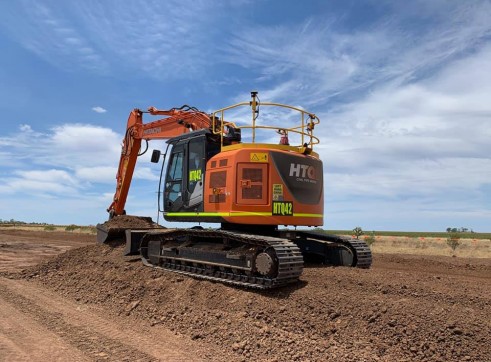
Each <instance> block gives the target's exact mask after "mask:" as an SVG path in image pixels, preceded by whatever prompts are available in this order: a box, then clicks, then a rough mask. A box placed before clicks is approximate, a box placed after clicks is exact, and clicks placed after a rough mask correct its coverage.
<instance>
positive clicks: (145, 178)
mask: <svg viewBox="0 0 491 362" xmlns="http://www.w3.org/2000/svg"><path fill="white" fill-rule="evenodd" d="M489 19H491V2H490V1H471V0H469V1H451V0H449V1H440V0H434V1H423V0H421V1H409V2H402V1H381V0H373V1H370V0H360V1H355V0H353V1H323V0H319V1H308V0H306V1H302V2H300V1H290V0H274V1H273V0H271V1H270V0H258V1H249V0H236V1H211V0H196V1H186V0H179V1H173V0H167V1H138V0H128V1H124V2H123V1H116V0H112V1H111V0H107V1H92V0H86V1H71V0H67V1H61V0H53V1H49V0H32V1H24V0H19V1H2V2H1V3H0V49H1V57H0V112H1V113H2V114H3V116H2V121H1V125H2V127H1V130H0V200H1V201H0V219H3V220H10V219H16V220H22V221H27V222H47V223H55V224H78V225H87V224H96V223H98V222H103V221H105V220H106V219H107V212H106V208H107V207H108V206H109V204H110V203H111V200H112V197H113V194H114V190H115V174H116V169H117V164H118V160H119V155H120V152H121V140H122V138H123V134H124V132H125V126H126V120H127V117H128V114H129V112H130V111H131V110H132V109H134V108H140V109H147V108H148V107H149V106H155V107H157V108H160V109H169V108H172V107H179V106H181V105H183V104H188V105H192V106H195V107H197V108H199V109H201V110H203V111H206V112H211V111H213V110H216V109H219V108H222V107H226V106H228V105H231V104H234V103H237V102H242V101H248V100H249V94H250V91H252V90H257V91H259V96H260V99H261V100H262V101H270V102H278V103H285V104H291V105H295V106H298V107H302V108H304V109H306V110H308V111H309V112H312V113H315V114H316V115H317V116H318V117H319V118H320V120H321V124H320V125H319V126H317V128H316V129H315V135H316V136H318V137H319V139H320V144H319V145H318V146H317V147H316V148H315V151H317V152H318V153H319V155H320V157H321V159H322V161H323V162H324V182H325V185H324V186H325V208H324V211H325V218H324V222H325V223H324V228H326V229H353V228H354V227H356V226H360V227H362V228H363V229H364V230H403V231H445V230H446V228H447V227H466V228H470V229H473V230H474V231H476V232H485V231H487V232H489V231H491V142H490V138H491V21H489ZM237 117H239V115H238V114H237ZM265 117H266V116H265ZM266 120H267V118H264V121H266ZM163 147H164V146H163V143H162V142H152V143H151V144H150V148H159V149H162V148H163ZM159 172H160V167H159V166H158V165H154V164H151V163H150V162H149V156H148V154H147V155H144V156H142V159H141V160H139V163H138V165H137V170H136V175H135V178H134V180H133V183H132V187H131V190H130V194H129V197H128V201H127V204H126V210H127V212H128V213H129V214H134V215H146V216H152V217H153V218H154V219H155V218H156V214H157V212H156V209H157V194H156V193H157V187H158V180H159ZM164 225H167V224H166V223H164Z"/></svg>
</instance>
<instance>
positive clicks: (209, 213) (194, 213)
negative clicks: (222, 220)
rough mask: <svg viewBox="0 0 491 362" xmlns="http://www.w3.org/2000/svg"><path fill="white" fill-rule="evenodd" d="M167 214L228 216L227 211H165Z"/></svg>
mask: <svg viewBox="0 0 491 362" xmlns="http://www.w3.org/2000/svg"><path fill="white" fill-rule="evenodd" d="M164 214H165V215H167V216H229V213H228V212H166V213H164Z"/></svg>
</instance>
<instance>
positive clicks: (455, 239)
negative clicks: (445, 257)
mask: <svg viewBox="0 0 491 362" xmlns="http://www.w3.org/2000/svg"><path fill="white" fill-rule="evenodd" d="M461 244H462V243H461V242H460V235H459V233H458V232H449V233H448V237H447V245H448V246H450V248H452V251H453V252H454V253H455V250H456V249H457V248H458V247H459V245H461Z"/></svg>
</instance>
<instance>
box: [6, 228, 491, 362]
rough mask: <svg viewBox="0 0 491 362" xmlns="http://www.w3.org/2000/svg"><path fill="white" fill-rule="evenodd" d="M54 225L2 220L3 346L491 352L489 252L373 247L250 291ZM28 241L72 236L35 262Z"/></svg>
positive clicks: (334, 357) (240, 356) (188, 351)
mask: <svg viewBox="0 0 491 362" xmlns="http://www.w3.org/2000/svg"><path fill="white" fill-rule="evenodd" d="M65 234H67V235H66V236H65V235H57V236H55V233H43V232H32V233H27V234H15V233H14V234H13V233H11V232H10V233H7V234H5V233H4V232H3V231H0V245H3V244H6V245H10V246H9V249H8V253H5V251H6V250H7V249H5V247H0V258H4V254H8V255H10V258H13V259H15V255H17V257H18V260H19V263H20V264H22V265H25V266H26V267H23V268H19V267H16V266H15V265H12V268H9V267H4V268H3V272H2V273H0V275H3V277H0V307H1V308H0V310H1V311H0V316H1V318H0V356H8V358H7V360H11V359H17V360H44V359H46V358H45V357H46V356H51V358H48V359H50V360H53V359H57V360H64V359H67V358H66V357H67V356H70V359H72V360H135V359H138V360H143V361H146V360H178V359H181V360H193V361H195V360H199V359H201V360H229V361H249V360H254V361H289V360H298V361H491V260H490V259H470V258H461V257H457V258H452V257H444V256H421V255H395V254H375V255H374V264H373V267H372V268H371V269H369V270H359V269H352V268H341V267H339V268H332V267H317V266H307V267H306V268H305V269H304V273H303V275H302V277H301V281H300V283H298V284H297V285H295V286H291V287H287V288H282V289H279V290H274V291H267V292H257V291H251V290H244V289H239V288H233V287H230V286H225V285H222V284H218V283H212V282H208V281H202V280H195V279H192V278H187V277H183V276H180V275H178V274H174V273H171V272H166V271H161V270H156V269H152V268H149V267H145V266H143V265H142V264H141V262H140V260H139V259H138V258H135V257H123V256H122V247H121V246H117V247H109V246H106V245H98V244H96V243H95V237H94V236H84V235H81V234H70V233H65ZM84 237H88V238H89V240H87V239H84ZM79 238H80V239H79ZM60 239H62V240H60ZM90 239H92V240H90ZM60 243H61V244H60ZM14 244H22V246H19V247H18V248H17V249H15V247H14V246H12V245H14ZM38 244H41V245H45V246H52V247H54V248H56V247H58V246H60V245H65V247H66V249H70V250H68V251H65V250H66V249H63V248H61V249H60V248H58V249H57V250H55V249H46V252H45V254H46V255H44V256H43V257H42V258H45V259H44V261H41V262H39V258H38V257H37V254H36V253H35V252H34V251H32V252H30V251H28V249H29V246H30V245H31V246H32V247H33V248H36V247H37V246H36V245H38ZM81 245H85V246H81ZM57 253H60V254H58V255H55V254H57ZM49 255H55V256H49ZM32 258H34V259H35V261H32V260H33V259H32ZM1 260H2V261H3V259H1ZM29 265H31V266H29ZM2 266H3V262H2ZM19 269H22V270H21V271H19ZM56 353H57V354H56Z"/></svg>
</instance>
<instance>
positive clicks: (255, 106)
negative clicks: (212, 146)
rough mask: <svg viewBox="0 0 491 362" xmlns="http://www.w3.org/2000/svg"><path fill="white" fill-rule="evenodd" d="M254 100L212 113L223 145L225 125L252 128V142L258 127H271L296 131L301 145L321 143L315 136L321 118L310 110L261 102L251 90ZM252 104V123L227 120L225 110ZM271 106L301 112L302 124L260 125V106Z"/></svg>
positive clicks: (286, 132)
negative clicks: (241, 124) (257, 120)
mask: <svg viewBox="0 0 491 362" xmlns="http://www.w3.org/2000/svg"><path fill="white" fill-rule="evenodd" d="M251 97H252V100H251V101H250V102H241V103H237V104H233V105H231V106H228V107H225V108H221V109H218V110H216V111H214V112H212V113H211V119H212V130H213V133H215V134H220V140H221V145H222V147H223V136H224V134H225V133H226V130H225V127H233V128H237V129H251V130H252V143H255V141H256V130H258V129H269V130H276V131H284V132H285V134H286V135H288V133H289V132H292V133H296V134H299V135H300V138H301V144H300V145H299V146H302V147H309V148H310V149H313V147H314V145H316V144H319V142H320V141H319V138H317V137H315V136H314V134H313V131H314V128H315V126H316V125H317V124H319V123H320V120H319V118H318V117H317V116H316V115H315V114H313V113H310V112H307V111H305V110H303V109H301V108H298V107H294V106H290V105H287V104H281V103H273V102H260V101H259V100H258V98H257V92H251ZM243 106H250V107H251V109H252V125H243V126H237V125H236V124H235V123H234V122H228V121H225V112H226V111H229V110H231V109H235V108H239V107H243ZM263 106H269V107H279V108H286V109H290V110H293V111H297V112H299V113H300V116H301V119H300V124H298V125H296V126H294V127H289V128H287V127H283V126H266V125H264V126H262V125H261V126H258V125H256V119H257V117H258V114H259V107H263Z"/></svg>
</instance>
